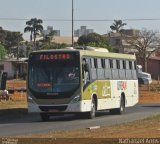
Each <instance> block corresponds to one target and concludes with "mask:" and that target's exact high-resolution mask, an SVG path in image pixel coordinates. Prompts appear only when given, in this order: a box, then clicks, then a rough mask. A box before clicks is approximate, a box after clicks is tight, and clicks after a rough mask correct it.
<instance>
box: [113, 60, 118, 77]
mask: <svg viewBox="0 0 160 144" xmlns="http://www.w3.org/2000/svg"><path fill="white" fill-rule="evenodd" d="M117 66H118V64H117V60H115V59H113V69H112V75H113V79H115V80H117V79H119V71H118V67H117Z"/></svg>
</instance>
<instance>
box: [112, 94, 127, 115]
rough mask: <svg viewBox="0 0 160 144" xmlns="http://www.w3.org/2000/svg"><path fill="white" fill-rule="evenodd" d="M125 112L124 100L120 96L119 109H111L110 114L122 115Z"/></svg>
mask: <svg viewBox="0 0 160 144" xmlns="http://www.w3.org/2000/svg"><path fill="white" fill-rule="evenodd" d="M124 110H125V98H124V97H123V96H122V97H121V101H120V107H119V108H116V109H111V110H110V113H111V114H119V115H120V114H123V113H124Z"/></svg>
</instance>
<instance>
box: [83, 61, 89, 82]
mask: <svg viewBox="0 0 160 144" xmlns="http://www.w3.org/2000/svg"><path fill="white" fill-rule="evenodd" d="M82 77H83V80H84V84H87V82H89V80H90V75H89V63H88V61H87V59H85V58H83V60H82Z"/></svg>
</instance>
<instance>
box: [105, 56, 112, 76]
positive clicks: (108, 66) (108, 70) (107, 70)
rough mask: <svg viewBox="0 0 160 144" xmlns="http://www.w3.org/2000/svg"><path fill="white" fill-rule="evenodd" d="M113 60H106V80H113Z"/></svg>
mask: <svg viewBox="0 0 160 144" xmlns="http://www.w3.org/2000/svg"><path fill="white" fill-rule="evenodd" d="M110 61H111V60H110V59H105V71H104V75H105V78H106V79H112V71H111V62H110Z"/></svg>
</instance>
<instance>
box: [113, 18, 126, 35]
mask: <svg viewBox="0 0 160 144" xmlns="http://www.w3.org/2000/svg"><path fill="white" fill-rule="evenodd" d="M125 25H127V24H126V23H123V22H122V20H114V23H113V24H112V25H111V26H110V28H111V30H112V31H115V32H117V33H120V32H121V31H122V30H123V27H124V26H125Z"/></svg>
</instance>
